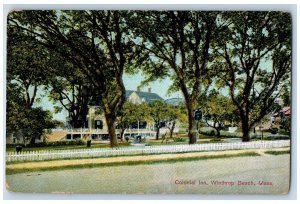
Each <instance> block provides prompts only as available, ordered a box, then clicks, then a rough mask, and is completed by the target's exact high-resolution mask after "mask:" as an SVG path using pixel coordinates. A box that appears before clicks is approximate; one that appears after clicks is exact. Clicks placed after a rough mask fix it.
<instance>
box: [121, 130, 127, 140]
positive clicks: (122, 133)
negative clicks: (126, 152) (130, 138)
mask: <svg viewBox="0 0 300 204" xmlns="http://www.w3.org/2000/svg"><path fill="white" fill-rule="evenodd" d="M125 130H126V129H123V128H122V129H121V141H122V142H123V141H124V139H125V137H124V133H125Z"/></svg>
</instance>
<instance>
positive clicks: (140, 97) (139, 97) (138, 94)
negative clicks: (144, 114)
mask: <svg viewBox="0 0 300 204" xmlns="http://www.w3.org/2000/svg"><path fill="white" fill-rule="evenodd" d="M126 100H127V101H129V102H131V103H133V104H141V103H151V102H153V101H163V98H162V97H160V96H159V95H158V94H156V93H152V92H151V88H149V89H148V92H144V91H140V90H139V89H137V90H136V91H132V90H127V91H126Z"/></svg>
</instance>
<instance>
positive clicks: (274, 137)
mask: <svg viewBox="0 0 300 204" xmlns="http://www.w3.org/2000/svg"><path fill="white" fill-rule="evenodd" d="M264 139H265V140H288V139H290V137H289V136H288V135H267V136H264Z"/></svg>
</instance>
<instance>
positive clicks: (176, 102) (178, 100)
mask: <svg viewBox="0 0 300 204" xmlns="http://www.w3.org/2000/svg"><path fill="white" fill-rule="evenodd" d="M165 103H166V104H169V105H171V106H179V105H181V104H184V103H185V102H184V100H183V98H169V99H166V100H165Z"/></svg>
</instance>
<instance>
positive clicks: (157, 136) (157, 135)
mask: <svg viewBox="0 0 300 204" xmlns="http://www.w3.org/2000/svg"><path fill="white" fill-rule="evenodd" d="M159 129H160V128H156V140H159Z"/></svg>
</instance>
